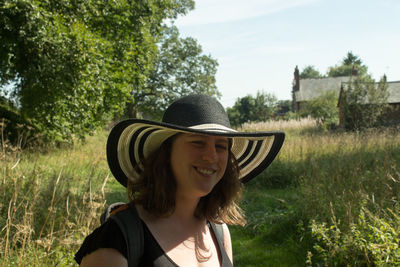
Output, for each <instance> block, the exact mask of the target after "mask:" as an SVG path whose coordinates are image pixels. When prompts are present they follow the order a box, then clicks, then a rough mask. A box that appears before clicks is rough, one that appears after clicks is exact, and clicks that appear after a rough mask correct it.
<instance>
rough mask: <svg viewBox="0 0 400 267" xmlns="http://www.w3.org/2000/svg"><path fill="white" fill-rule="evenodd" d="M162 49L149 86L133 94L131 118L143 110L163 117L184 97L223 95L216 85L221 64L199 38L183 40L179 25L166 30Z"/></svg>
mask: <svg viewBox="0 0 400 267" xmlns="http://www.w3.org/2000/svg"><path fill="white" fill-rule="evenodd" d="M158 48H159V49H158V53H157V55H156V57H155V64H154V68H153V69H152V71H151V72H150V75H149V78H148V79H147V83H146V85H145V86H144V88H143V90H133V92H132V94H133V98H134V100H135V103H132V105H130V111H129V114H128V115H129V116H130V117H136V116H137V112H138V111H140V112H142V113H144V114H147V115H151V116H152V117H153V118H160V117H161V114H162V113H163V112H164V110H165V109H166V108H167V106H168V105H169V104H170V103H171V102H173V101H174V100H176V99H177V98H179V97H181V96H183V95H188V94H193V93H196V94H207V95H210V96H216V97H220V96H221V93H220V92H219V91H218V90H217V86H216V84H215V83H216V80H215V74H216V72H217V66H218V63H217V61H216V60H215V59H213V58H212V57H211V56H210V55H204V54H203V51H202V48H201V46H200V45H199V44H198V43H197V41H196V40H195V39H193V38H191V37H187V38H180V37H179V31H178V29H177V28H176V27H175V26H171V27H166V28H164V31H163V35H162V38H161V39H160V41H159V43H158Z"/></svg>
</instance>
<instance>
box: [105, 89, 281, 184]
mask: <svg viewBox="0 0 400 267" xmlns="http://www.w3.org/2000/svg"><path fill="white" fill-rule="evenodd" d="M177 133H198V134H207V135H216V136H224V137H227V138H230V139H231V140H232V144H231V151H232V153H233V154H234V155H235V157H236V159H237V161H238V165H239V169H240V170H239V179H240V180H241V181H242V182H243V183H246V182H248V181H250V180H251V179H252V178H254V177H255V176H257V175H258V174H260V173H261V172H262V171H263V170H265V169H266V168H267V167H268V166H269V165H270V164H271V162H272V161H273V160H274V158H275V157H276V155H277V154H278V152H279V150H280V149H281V147H282V144H283V141H284V139H285V133H284V132H280V131H274V132H238V131H236V130H234V129H232V128H231V125H230V123H229V118H228V115H227V113H226V112H225V110H224V107H223V106H222V105H221V104H220V103H219V102H218V101H217V100H216V99H214V98H213V97H211V96H207V95H189V96H185V97H182V98H180V99H178V100H176V101H175V102H173V103H172V104H171V105H170V106H169V107H168V108H167V110H166V111H165V113H164V116H163V118H162V121H161V122H156V121H150V120H144V119H127V120H123V121H121V122H119V123H117V124H116V125H115V126H114V127H113V129H112V130H111V132H110V134H109V136H108V139H107V161H108V165H109V167H110V170H111V172H112V174H113V175H114V177H115V178H116V179H117V180H118V182H120V183H121V184H122V185H123V186H125V187H126V186H127V182H128V180H129V179H131V180H135V179H136V178H137V177H139V175H140V173H141V171H142V170H143V165H142V162H141V161H142V159H145V158H147V157H148V156H149V155H150V154H151V153H152V152H154V151H155V150H157V148H159V147H160V145H161V144H162V143H163V142H164V141H165V140H167V139H168V138H169V137H171V136H173V135H175V134H177Z"/></svg>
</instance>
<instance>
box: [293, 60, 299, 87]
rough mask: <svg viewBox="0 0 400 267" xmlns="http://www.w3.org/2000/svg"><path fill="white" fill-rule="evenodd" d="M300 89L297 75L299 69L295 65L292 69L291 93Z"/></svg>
mask: <svg viewBox="0 0 400 267" xmlns="http://www.w3.org/2000/svg"><path fill="white" fill-rule="evenodd" d="M299 89H300V75H299V68H298V67H297V65H296V68H295V69H294V79H293V91H294V92H296V91H299Z"/></svg>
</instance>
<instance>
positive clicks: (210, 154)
mask: <svg viewBox="0 0 400 267" xmlns="http://www.w3.org/2000/svg"><path fill="white" fill-rule="evenodd" d="M228 149H229V142H228V138H226V137H218V136H210V135H200V134H180V135H178V136H177V137H176V138H175V140H174V141H173V143H172V148H171V168H172V172H173V174H174V176H175V180H176V184H177V194H178V195H179V194H182V195H186V196H190V197H202V196H205V195H207V194H208V193H210V192H211V190H212V189H213V188H214V186H215V185H216V184H217V183H218V182H219V181H220V180H221V178H222V176H223V175H224V173H225V169H226V165H227V162H228Z"/></svg>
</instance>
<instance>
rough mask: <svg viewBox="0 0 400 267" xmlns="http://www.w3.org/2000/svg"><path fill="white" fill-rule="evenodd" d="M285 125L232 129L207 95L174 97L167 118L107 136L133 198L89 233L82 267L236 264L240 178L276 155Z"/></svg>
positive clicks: (110, 155) (125, 125)
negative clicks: (234, 236) (251, 130)
mask: <svg viewBox="0 0 400 267" xmlns="http://www.w3.org/2000/svg"><path fill="white" fill-rule="evenodd" d="M283 140H284V133H282V132H254V133H243V132H242V133H240V132H236V131H235V130H233V129H231V127H230V123H229V119H228V116H227V114H226V112H225V110H224V108H223V107H222V105H221V104H220V103H219V102H218V101H216V100H215V99H214V98H212V97H209V96H205V95H190V96H186V97H183V98H181V99H179V100H177V101H175V102H174V103H172V104H171V105H170V106H169V107H168V109H167V110H166V112H165V114H164V116H163V119H162V122H153V121H148V120H139V119H129V120H126V121H122V122H120V123H118V124H117V125H116V126H115V127H114V128H113V129H112V131H111V133H110V135H109V137H108V140H107V160H108V164H109V166H110V170H111V172H112V173H113V175H114V176H115V178H116V179H117V180H118V181H119V182H120V183H121V184H122V185H123V186H125V187H127V192H128V197H129V199H130V201H131V203H130V204H128V205H124V206H122V207H120V208H119V209H117V210H116V211H114V213H113V214H114V215H112V216H111V217H110V219H108V220H107V221H106V222H105V223H104V224H103V225H102V226H100V227H99V228H97V229H96V230H95V231H94V232H93V233H92V234H91V235H89V236H88V237H87V238H86V239H85V241H84V243H83V245H82V247H81V249H80V250H79V251H78V253H77V254H76V257H75V259H76V260H77V262H78V263H80V265H81V266H232V262H233V261H232V246H231V239H230V234H229V230H228V227H227V226H226V224H239V225H244V223H245V219H244V216H243V214H242V211H241V210H240V208H239V207H238V206H237V202H238V200H239V198H240V194H241V184H242V183H245V182H247V181H249V180H250V179H252V178H254V177H255V176H256V175H258V174H259V173H260V172H262V171H263V170H264V169H265V168H267V166H268V165H269V164H270V163H271V162H272V160H273V159H274V158H275V156H276V155H277V153H278V152H279V150H280V148H281V146H282V143H283Z"/></svg>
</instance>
